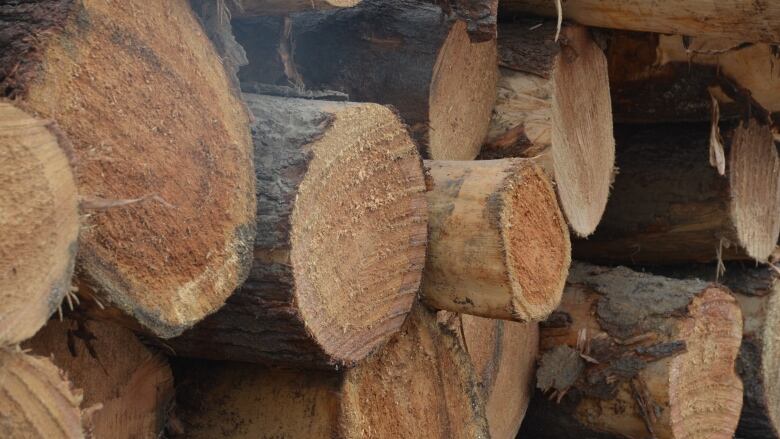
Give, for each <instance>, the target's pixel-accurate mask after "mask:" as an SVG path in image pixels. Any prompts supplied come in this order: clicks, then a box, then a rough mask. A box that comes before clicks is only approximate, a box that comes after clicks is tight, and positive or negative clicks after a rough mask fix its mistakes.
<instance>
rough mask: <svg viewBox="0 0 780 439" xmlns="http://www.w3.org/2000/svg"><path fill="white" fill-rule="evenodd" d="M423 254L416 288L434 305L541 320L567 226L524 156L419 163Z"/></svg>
mask: <svg viewBox="0 0 780 439" xmlns="http://www.w3.org/2000/svg"><path fill="white" fill-rule="evenodd" d="M425 166H426V168H427V172H428V212H429V213H428V215H429V226H428V237H429V238H428V240H429V244H428V254H427V259H426V263H425V275H424V276H423V282H422V288H421V290H420V292H421V295H422V298H423V300H424V301H425V302H426V303H427V304H429V305H430V306H432V307H434V308H436V309H442V310H448V311H455V312H461V313H464V314H472V315H478V316H482V317H490V318H497V319H506V320H517V321H524V322H525V321H535V320H543V319H544V318H546V317H547V315H549V314H550V312H552V311H553V310H554V309H555V307H556V306H558V302H559V301H560V297H561V292H562V291H563V285H564V283H565V281H566V272H567V270H568V268H569V262H570V261H571V246H570V243H569V232H568V228H567V227H566V222H565V220H564V219H563V214H562V213H561V211H560V209H559V208H558V203H557V202H556V199H555V192H554V190H553V188H552V185H551V184H550V180H549V178H548V177H547V176H546V174H545V173H544V171H542V169H541V168H539V167H538V166H537V165H535V164H534V162H533V161H531V160H523V159H503V160H482V161H442V160H430V161H426V162H425Z"/></svg>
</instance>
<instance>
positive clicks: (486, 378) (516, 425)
mask: <svg viewBox="0 0 780 439" xmlns="http://www.w3.org/2000/svg"><path fill="white" fill-rule="evenodd" d="M452 316H453V317H452V318H450V323H449V326H450V327H451V328H452V330H453V331H455V333H456V334H457V333H460V335H461V342H462V343H463V347H464V350H465V351H466V353H468V354H469V358H471V363H472V365H473V366H474V371H475V372H476V376H477V387H478V389H479V391H480V394H481V396H482V399H483V400H484V401H485V415H486V417H487V421H488V427H489V428H490V437H491V438H492V439H514V438H515V436H516V435H517V431H518V430H519V429H520V423H521V422H522V421H523V417H524V416H525V411H526V409H527V408H528V401H529V400H530V398H531V395H532V394H533V381H534V370H535V365H536V356H537V354H538V352H539V328H538V324H537V323H517V322H506V321H503V320H492V319H486V318H482V317H475V316H470V315H467V314H452Z"/></svg>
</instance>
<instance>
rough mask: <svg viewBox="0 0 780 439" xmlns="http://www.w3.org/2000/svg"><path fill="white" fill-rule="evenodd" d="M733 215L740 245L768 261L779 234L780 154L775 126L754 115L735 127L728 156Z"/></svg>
mask: <svg viewBox="0 0 780 439" xmlns="http://www.w3.org/2000/svg"><path fill="white" fill-rule="evenodd" d="M728 174H729V181H730V183H731V185H730V186H731V205H730V209H731V217H732V221H733V223H734V227H735V228H736V232H737V233H736V235H737V239H738V240H739V244H740V246H741V247H742V248H743V249H744V250H745V252H746V253H747V255H748V256H750V257H752V258H754V259H756V260H758V261H766V260H767V259H768V258H769V256H770V255H771V254H772V252H773V251H774V249H775V246H776V243H777V241H778V238H780V158H779V157H778V152H777V148H776V147H775V142H774V138H773V136H772V130H771V128H770V127H769V126H768V125H762V124H759V123H758V122H757V121H756V120H755V119H750V121H749V122H748V123H747V124H745V123H744V122H743V123H742V124H740V126H739V127H738V128H737V129H736V131H735V133H734V139H733V141H732V145H731V153H730V156H729V169H728Z"/></svg>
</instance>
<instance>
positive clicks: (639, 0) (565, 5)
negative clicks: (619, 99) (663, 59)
mask: <svg viewBox="0 0 780 439" xmlns="http://www.w3.org/2000/svg"><path fill="white" fill-rule="evenodd" d="M560 4H561V6H562V9H563V11H562V12H563V18H565V19H567V20H573V21H576V22H578V23H581V24H584V25H586V26H594V27H606V28H611V29H625V30H634V31H645V32H658V33H663V34H679V35H688V36H710V37H725V38H730V39H734V40H740V41H750V42H765V43H778V42H780V4H778V3H776V2H773V1H764V2H756V1H752V0H725V1H723V0H685V1H682V2H681V1H680V0H655V1H651V0H568V1H562V2H561V3H560ZM499 13H500V14H501V15H502V16H504V18H510V17H512V16H521V17H522V16H527V15H528V14H532V15H542V16H546V17H556V16H558V12H557V11H556V2H554V1H547V0H502V1H501V4H500V7H499Z"/></svg>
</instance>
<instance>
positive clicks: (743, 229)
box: [573, 119, 780, 264]
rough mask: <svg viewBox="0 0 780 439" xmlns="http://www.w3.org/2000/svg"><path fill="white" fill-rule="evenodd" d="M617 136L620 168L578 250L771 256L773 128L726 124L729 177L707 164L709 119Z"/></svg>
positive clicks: (777, 228)
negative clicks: (601, 211) (605, 202)
mask: <svg viewBox="0 0 780 439" xmlns="http://www.w3.org/2000/svg"><path fill="white" fill-rule="evenodd" d="M616 135H617V138H618V151H617V166H618V168H619V169H620V173H619V174H618V175H617V178H616V179H615V185H614V186H615V187H614V190H613V191H612V196H611V198H610V202H609V206H608V207H607V210H606V213H605V214H604V219H603V221H602V223H601V224H600V225H599V229H598V231H597V232H596V233H595V234H594V235H593V236H591V237H589V238H588V239H587V240H581V241H577V242H575V243H574V250H573V251H574V256H575V258H577V259H582V260H589V261H599V262H616V263H633V264H675V263H686V262H708V261H715V260H719V259H720V260H728V259H744V258H752V259H755V260H758V261H766V260H767V259H768V258H769V256H770V255H771V253H772V251H773V250H774V248H775V244H776V243H777V241H778V233H780V161H779V160H780V159H778V152H777V149H776V148H775V145H774V141H773V136H772V132H771V131H770V128H769V126H767V125H764V124H761V123H760V122H759V121H756V120H755V119H751V120H750V121H747V122H744V121H742V122H739V123H738V125H737V126H736V127H734V128H732V129H730V130H728V131H726V130H724V131H723V135H724V137H725V138H726V139H729V138H730V142H729V148H728V158H727V163H725V165H726V169H727V173H728V175H727V176H721V175H720V174H719V172H718V170H717V168H716V167H714V166H712V165H711V164H710V159H709V157H710V154H711V149H712V146H711V144H710V126H709V124H700V125H688V124H678V125H661V126H656V125H647V126H625V127H622V128H621V129H619V130H617V131H616ZM724 161H726V159H725V158H724Z"/></svg>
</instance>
